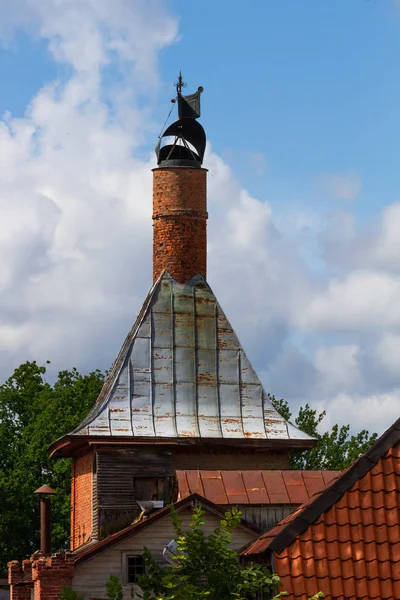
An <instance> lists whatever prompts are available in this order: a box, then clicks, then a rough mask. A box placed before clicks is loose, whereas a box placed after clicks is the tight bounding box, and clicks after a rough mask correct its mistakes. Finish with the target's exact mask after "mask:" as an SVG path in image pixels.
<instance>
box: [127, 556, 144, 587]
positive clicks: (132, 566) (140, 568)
mask: <svg viewBox="0 0 400 600" xmlns="http://www.w3.org/2000/svg"><path fill="white" fill-rule="evenodd" d="M126 560H127V567H128V583H138V577H139V576H140V575H144V560H143V557H142V556H127V559H126Z"/></svg>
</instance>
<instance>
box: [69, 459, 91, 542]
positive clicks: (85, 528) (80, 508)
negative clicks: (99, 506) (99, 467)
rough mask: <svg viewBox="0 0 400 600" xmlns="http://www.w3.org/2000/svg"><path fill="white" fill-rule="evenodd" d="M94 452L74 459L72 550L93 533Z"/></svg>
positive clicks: (72, 480)
mask: <svg viewBox="0 0 400 600" xmlns="http://www.w3.org/2000/svg"><path fill="white" fill-rule="evenodd" d="M92 470H93V454H92V452H88V453H87V454H84V455H83V456H78V457H75V458H74V459H73V463H72V479H71V550H75V548H77V547H78V546H80V545H81V544H83V543H84V542H86V541H87V540H88V538H89V536H90V534H91V533H92V498H93V492H92V483H93V481H92V479H93V476H92Z"/></svg>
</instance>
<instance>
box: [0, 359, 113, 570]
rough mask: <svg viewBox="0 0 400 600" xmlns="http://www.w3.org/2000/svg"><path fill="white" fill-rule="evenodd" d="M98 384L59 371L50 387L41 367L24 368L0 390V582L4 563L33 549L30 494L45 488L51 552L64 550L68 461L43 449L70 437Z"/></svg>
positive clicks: (35, 507)
mask: <svg viewBox="0 0 400 600" xmlns="http://www.w3.org/2000/svg"><path fill="white" fill-rule="evenodd" d="M102 383H103V374H102V373H100V371H95V372H93V373H90V374H89V375H86V376H82V375H80V374H79V373H78V371H77V370H76V369H72V370H71V371H61V372H60V373H59V375H58V379H57V381H56V382H55V383H54V385H50V384H49V383H48V382H47V381H46V367H45V366H39V365H37V364H36V362H27V363H25V364H23V365H21V366H20V367H18V368H17V369H16V370H15V371H14V373H13V375H12V376H11V377H10V378H9V379H8V381H6V383H4V384H3V385H1V386H0V498H1V501H0V502H1V504H0V577H2V576H5V573H6V565H7V561H9V560H11V559H22V558H26V557H28V556H30V555H31V554H32V552H33V551H35V550H37V548H38V547H39V527H40V525H39V502H38V497H37V496H35V495H34V493H33V492H34V491H35V490H36V489H37V488H38V487H40V486H41V485H42V484H43V483H47V482H48V483H50V485H51V486H52V487H53V488H54V489H55V490H56V492H57V495H56V496H53V498H52V520H53V530H52V536H53V539H52V544H53V548H65V547H68V545H69V515H70V506H69V494H70V478H71V475H70V470H71V465H70V460H67V459H64V460H60V461H55V460H54V459H50V458H49V456H48V452H47V450H48V447H49V445H50V444H51V443H52V442H54V441H55V440H56V439H57V438H59V437H61V436H63V435H65V434H66V433H68V432H70V431H72V430H73V429H74V428H75V427H76V426H77V425H78V424H79V423H80V421H81V420H82V419H83V418H84V417H85V416H86V415H87V413H88V412H89V410H90V408H91V407H92V406H93V404H94V402H95V400H96V398H97V396H98V394H99V391H100V389H101V386H102Z"/></svg>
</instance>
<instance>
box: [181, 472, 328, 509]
mask: <svg viewBox="0 0 400 600" xmlns="http://www.w3.org/2000/svg"><path fill="white" fill-rule="evenodd" d="M339 474H340V473H339V471H279V470H276V471H267V470H263V471H176V476H177V480H178V487H179V496H178V498H185V497H186V496H188V495H189V494H191V493H197V494H200V495H202V496H204V497H205V498H207V499H208V500H210V501H211V502H214V503H215V504H302V503H303V502H305V501H306V500H308V499H309V498H310V497H311V496H313V495H314V494H315V493H316V492H320V491H322V490H324V489H325V488H326V486H327V485H328V484H329V483H330V482H331V481H332V479H335V478H336V477H338V475H339Z"/></svg>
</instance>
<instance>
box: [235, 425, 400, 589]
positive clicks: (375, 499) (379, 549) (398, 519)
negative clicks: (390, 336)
mask: <svg viewBox="0 0 400 600" xmlns="http://www.w3.org/2000/svg"><path fill="white" fill-rule="evenodd" d="M266 550H267V551H269V552H273V556H274V566H275V570H276V572H277V573H278V575H279V576H280V577H281V580H282V583H283V588H282V589H285V590H287V591H288V592H289V596H288V599H289V600H306V598H308V597H309V596H311V595H313V594H315V593H316V592H317V591H320V590H321V591H322V592H324V593H325V595H326V598H327V600H372V599H375V598H376V599H378V598H379V599H382V600H383V599H385V600H399V599H400V419H399V421H397V422H396V423H395V424H394V425H393V426H392V427H391V428H390V429H389V430H388V431H387V432H386V433H385V434H384V435H383V436H382V437H381V438H380V440H378V441H377V442H376V443H375V444H374V446H372V448H371V449H370V450H369V451H367V453H366V454H365V455H364V456H362V457H361V458H360V459H359V460H358V461H356V463H354V465H352V467H350V468H349V469H348V470H347V471H346V472H345V473H343V474H342V475H341V477H339V478H338V479H337V480H336V481H333V482H332V483H331V485H330V486H328V487H327V488H326V489H325V491H323V492H322V493H320V494H318V495H317V496H315V497H314V498H312V499H311V500H309V501H307V502H306V503H305V504H304V505H303V506H301V507H299V508H298V509H297V510H296V511H295V512H294V513H292V514H291V515H289V516H288V517H286V518H285V519H284V520H282V521H281V522H280V523H279V525H277V526H276V527H274V528H273V529H271V530H270V531H268V532H267V533H265V534H263V535H262V536H260V538H259V539H258V540H256V542H254V543H253V544H251V545H250V547H249V548H247V549H246V550H245V551H244V553H243V554H244V555H245V556H254V555H256V554H260V553H262V552H265V551H266Z"/></svg>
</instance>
